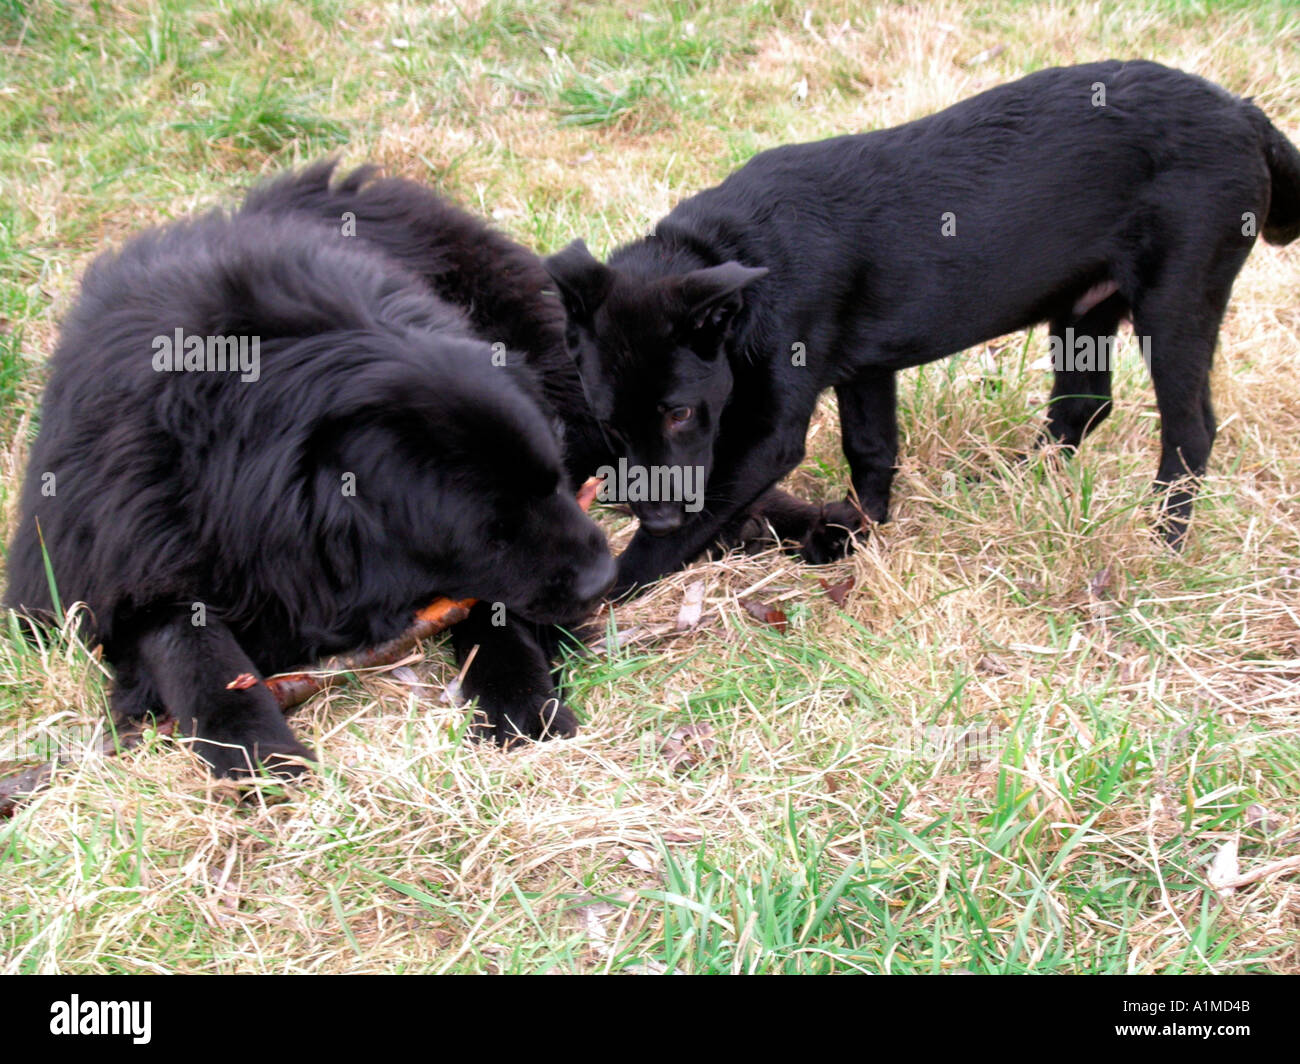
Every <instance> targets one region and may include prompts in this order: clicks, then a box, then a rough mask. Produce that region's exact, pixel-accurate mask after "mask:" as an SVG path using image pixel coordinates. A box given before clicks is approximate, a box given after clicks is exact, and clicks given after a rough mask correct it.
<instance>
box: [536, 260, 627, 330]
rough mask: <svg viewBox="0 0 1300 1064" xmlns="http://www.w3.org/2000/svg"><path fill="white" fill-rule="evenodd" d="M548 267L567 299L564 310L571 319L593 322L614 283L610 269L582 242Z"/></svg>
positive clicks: (563, 298) (561, 296) (563, 296)
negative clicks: (592, 319) (593, 317)
mask: <svg viewBox="0 0 1300 1064" xmlns="http://www.w3.org/2000/svg"><path fill="white" fill-rule="evenodd" d="M545 266H546V272H547V273H549V274H550V275H551V280H552V281H554V282H555V287H556V288H557V289H558V290H559V293H560V298H561V299H562V300H564V309H565V310H566V311H567V312H568V314H569V317H570V318H572V319H574V320H576V321H590V320H591V317H592V315H593V314H595V313H596V310H597V308H599V306H600V305H601V304H602V303H603V302H605V297H606V296H607V295H609V288H610V285H611V284H612V283H613V280H614V278H613V274H612V273H611V272H610V269H609V267H608V266H606V265H605V264H604V263H602V262H600V260H598V259H597V258H596V257H595V256H594V255H592V253H591V252H590V251H588V250H587V245H586V244H584V243H583V242H582V241H581V240H575V241H574V242H573V243H572V244H570V245H569V246H568V247H566V248H564V249H562V250H560V251H557V252H556V253H555V254H554V255H552V256H550V257H549V258H547V259H546V260H545Z"/></svg>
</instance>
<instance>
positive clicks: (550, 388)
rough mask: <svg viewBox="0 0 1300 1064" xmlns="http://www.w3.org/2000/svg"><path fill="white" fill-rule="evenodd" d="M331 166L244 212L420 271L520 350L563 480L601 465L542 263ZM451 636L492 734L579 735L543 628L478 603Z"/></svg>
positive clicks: (391, 182)
mask: <svg viewBox="0 0 1300 1064" xmlns="http://www.w3.org/2000/svg"><path fill="white" fill-rule="evenodd" d="M335 165H336V164H335V163H334V162H330V161H326V162H321V163H317V164H315V165H313V166H310V167H307V168H305V169H304V170H301V171H299V172H298V173H293V174H287V175H285V176H283V177H280V178H277V179H275V180H274V181H270V182H268V183H266V184H264V185H261V186H259V187H258V188H255V189H253V191H252V192H250V193H249V195H248V197H247V198H246V200H245V202H244V205H243V212H244V213H245V214H250V215H273V216H283V215H285V214H288V213H295V214H301V215H303V216H304V218H305V219H306V220H307V222H308V223H309V224H319V223H322V222H323V223H326V224H328V225H329V226H330V227H331V229H332V230H333V231H334V232H336V233H340V234H348V236H349V237H350V238H351V239H353V240H354V241H356V242H359V243H361V244H364V245H366V246H368V247H370V248H372V249H374V250H375V251H378V252H381V253H382V254H383V255H384V256H385V257H386V258H388V259H390V260H391V261H393V262H394V263H396V264H398V265H400V266H401V267H403V268H405V269H407V270H409V271H410V272H411V273H413V274H416V275H417V276H419V277H420V278H421V279H422V280H423V281H424V282H425V283H426V284H427V285H428V286H429V287H430V288H431V289H432V290H433V292H434V293H436V294H437V295H438V296H439V297H441V298H442V299H444V300H446V301H448V302H450V303H453V304H455V305H456V306H457V307H460V308H462V309H463V310H464V312H465V313H466V315H467V316H468V317H469V319H470V323H471V325H472V327H473V329H474V332H475V333H476V334H477V335H478V336H480V337H482V338H483V339H484V340H487V341H489V342H491V343H493V344H496V345H499V346H498V347H497V350H498V351H500V350H501V349H502V348H505V349H506V350H508V351H511V352H516V351H517V352H518V353H519V354H520V355H521V356H522V357H523V359H524V361H525V362H526V364H527V366H528V369H529V371H530V373H531V376H532V377H533V379H535V380H536V381H537V384H538V387H539V389H540V392H541V405H542V408H543V411H544V412H545V414H546V416H547V418H548V420H549V421H550V423H551V426H552V429H553V430H554V432H555V433H556V435H557V437H558V438H559V440H560V442H561V446H562V455H561V458H562V461H563V463H564V466H565V469H566V471H567V473H568V479H569V482H570V484H581V483H582V482H583V481H585V480H586V479H587V478H588V477H590V476H592V475H593V474H594V473H595V472H596V470H597V469H598V468H599V467H601V466H603V465H606V464H608V463H609V462H610V461H611V460H612V458H613V453H612V451H611V450H610V447H609V444H608V443H607V441H606V438H605V436H604V434H603V433H602V432H601V429H600V426H599V424H598V423H597V422H596V420H595V418H594V417H593V416H592V414H591V410H590V408H589V407H588V405H587V402H586V399H585V398H584V396H583V392H582V381H581V379H580V378H579V376H578V371H577V366H576V365H575V364H574V361H573V359H572V358H571V357H570V356H569V353H568V350H567V347H566V344H565V333H564V330H565V317H564V308H563V306H562V305H561V304H560V302H559V300H558V299H557V298H555V296H554V295H553V294H552V293H550V291H549V289H550V287H551V285H550V278H549V277H548V276H547V273H546V270H545V267H544V266H543V264H542V260H541V259H540V258H539V257H538V256H537V255H535V254H534V253H533V252H531V251H529V250H528V249H527V248H525V247H522V246H521V245H519V244H516V243H515V242H514V241H512V240H510V239H509V238H508V237H506V236H505V235H503V234H502V233H499V232H497V231H496V230H494V229H492V228H490V227H489V226H487V225H485V224H484V223H483V222H482V221H481V220H480V219H479V218H477V217H475V216H474V215H472V214H469V213H468V212H466V211H463V210H461V209H460V208H458V207H456V206H454V205H453V204H451V203H448V202H447V201H446V200H444V199H442V198H441V197H440V196H438V195H437V194H436V193H434V192H433V191H431V190H430V189H428V188H425V187H424V186H423V185H420V184H418V183H416V182H414V181H409V180H406V179H403V178H399V177H379V176H378V175H377V171H376V169H375V168H374V167H362V168H360V169H357V170H353V171H352V172H351V173H349V174H347V175H345V176H343V177H341V178H339V179H338V180H334V177H333V175H334V171H335ZM452 643H453V645H454V646H455V649H456V656H457V660H458V661H459V662H460V663H461V664H462V666H463V665H465V663H466V662H467V661H468V662H469V666H468V669H467V671H466V672H465V677H464V687H463V691H464V694H465V695H466V696H467V697H471V698H477V699H478V702H479V707H480V709H481V710H482V711H483V713H484V714H486V717H487V728H488V729H489V730H490V731H491V732H492V733H493V734H494V735H495V736H496V738H497V739H498V741H501V742H506V741H509V740H510V739H511V738H512V737H514V736H519V735H522V736H526V737H528V738H540V737H541V736H542V734H543V730H544V731H545V733H546V734H548V735H560V736H566V737H567V736H571V735H573V734H575V733H576V732H577V727H578V725H577V720H576V718H575V717H574V715H573V712H572V710H571V709H570V708H569V707H568V706H567V705H565V704H564V702H563V699H562V698H561V696H560V693H559V691H558V690H557V689H556V687H555V685H554V683H553V682H552V677H551V668H550V662H551V659H552V658H554V657H555V655H556V653H557V651H558V646H559V643H560V633H559V632H558V631H557V630H556V629H555V628H554V627H553V626H551V625H547V624H538V623H533V622H531V621H530V620H529V619H527V618H526V617H523V616H519V615H516V614H513V613H509V612H507V613H506V615H505V616H503V615H502V613H501V611H500V610H499V608H498V607H497V604H496V603H495V602H491V601H487V600H486V599H484V600H483V601H481V602H479V604H478V605H477V606H476V607H474V609H473V610H471V611H470V615H469V617H468V618H466V620H464V621H462V622H461V623H460V624H458V625H456V626H455V627H454V628H453V629H452ZM471 653H472V654H473V658H472V660H470V655H471Z"/></svg>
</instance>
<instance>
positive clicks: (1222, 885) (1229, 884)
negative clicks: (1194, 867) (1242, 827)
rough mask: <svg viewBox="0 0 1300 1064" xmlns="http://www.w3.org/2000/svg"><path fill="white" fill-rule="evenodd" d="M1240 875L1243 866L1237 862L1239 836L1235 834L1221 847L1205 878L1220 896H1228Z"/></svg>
mask: <svg viewBox="0 0 1300 1064" xmlns="http://www.w3.org/2000/svg"><path fill="white" fill-rule="evenodd" d="M1240 876H1241V867H1240V865H1238V863H1237V836H1236V835H1234V836H1233V837H1232V838H1230V839H1229V840H1228V841H1227V842H1225V843H1224V844H1223V845H1222V846H1220V847H1219V851H1218V853H1216V854H1215V855H1214V860H1212V861H1211V862H1210V868H1209V871H1208V872H1206V874H1205V878H1206V879H1207V880H1209V883H1210V886H1212V887H1213V888H1214V889H1215V891H1217V892H1218V895H1219V897H1220V898H1226V897H1227V896H1228V895H1229V894H1231V893H1232V891H1233V887H1234V885H1235V882H1236V880H1237V879H1239V878H1240Z"/></svg>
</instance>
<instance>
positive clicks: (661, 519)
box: [636, 502, 682, 536]
mask: <svg viewBox="0 0 1300 1064" xmlns="http://www.w3.org/2000/svg"><path fill="white" fill-rule="evenodd" d="M636 515H637V517H639V518H640V519H641V527H642V528H644V529H645V530H646V531H647V532H649V533H650V535H652V536H666V535H667V534H668V533H669V532H676V531H677V529H679V528H681V527H682V508H681V507H680V506H679V505H678V504H677V503H672V502H667V503H664V502H661V503H654V504H652V505H649V506H641V507H640V508H637V510H636Z"/></svg>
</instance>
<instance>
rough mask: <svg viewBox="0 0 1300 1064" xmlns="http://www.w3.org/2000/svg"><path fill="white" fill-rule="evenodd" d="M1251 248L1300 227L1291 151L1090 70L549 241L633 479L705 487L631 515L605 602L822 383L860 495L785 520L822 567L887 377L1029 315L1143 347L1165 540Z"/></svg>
mask: <svg viewBox="0 0 1300 1064" xmlns="http://www.w3.org/2000/svg"><path fill="white" fill-rule="evenodd" d="M1257 233H1260V234H1262V235H1263V236H1264V238H1265V239H1266V240H1268V241H1270V242H1272V243H1278V244H1282V243H1286V242H1287V241H1290V240H1292V239H1294V238H1295V237H1296V236H1297V235H1298V234H1300V154H1298V153H1297V152H1296V149H1295V148H1294V147H1293V146H1292V145H1291V144H1290V143H1289V142H1288V141H1287V140H1286V138H1285V137H1283V136H1282V135H1281V134H1280V133H1278V131H1277V130H1276V129H1274V128H1273V126H1272V125H1271V124H1270V123H1269V121H1268V119H1267V118H1266V117H1265V116H1264V114H1263V113H1262V112H1261V111H1260V110H1259V109H1258V108H1256V107H1255V106H1253V105H1252V104H1250V103H1249V102H1248V101H1244V100H1241V99H1239V98H1237V97H1235V96H1232V95H1230V94H1229V93H1227V92H1225V91H1224V90H1222V89H1220V88H1218V87H1217V86H1215V85H1212V84H1210V83H1209V82H1207V81H1204V80H1202V79H1201V78H1198V77H1194V76H1192V75H1189V74H1184V73H1180V72H1178V71H1175V70H1170V69H1168V68H1165V67H1162V66H1158V65H1156V64H1154V63H1149V62H1142V61H1134V62H1125V63H1121V62H1114V61H1111V62H1105V63H1092V64H1088V65H1084V66H1076V67H1065V68H1057V69H1050V70H1043V71H1040V72H1038V73H1036V74H1032V75H1030V76H1029V77H1026V78H1023V79H1021V80H1020V81H1016V82H1013V83H1011V84H1009V85H1003V86H1000V87H998V88H995V89H991V90H989V91H988V92H985V93H982V94H980V95H978V96H975V97H974V98H972V99H969V100H966V101H964V102H962V103H959V104H957V105H956V106H953V107H950V108H948V109H947V110H945V111H941V112H939V113H938V114H935V115H932V116H930V117H928V118H923V119H920V120H919V121H916V122H911V123H909V124H907V125H904V126H899V127H897V128H895V129H887V130H883V131H880V132H876V133H867V134H861V135H856V136H844V137H837V138H835V139H832V140H826V141H822V142H819V143H814V144H800V145H792V146H787V147H781V148H776V149H774V150H772V151H767V152H763V153H762V154H760V155H758V156H756V157H755V158H754V159H752V160H751V161H750V162H749V163H748V164H747V165H746V166H744V167H743V168H742V169H741V170H739V171H737V172H736V173H735V174H733V175H732V176H731V177H729V178H728V179H727V180H726V181H724V182H723V183H722V184H721V185H719V186H717V187H716V188H712V189H709V190H707V191H705V192H701V193H700V194H698V195H696V196H694V197H692V198H691V199H688V200H686V201H685V202H683V203H681V204H680V205H678V206H677V207H676V208H675V209H674V210H673V211H672V213H670V214H669V215H668V216H667V217H666V218H665V219H664V220H663V221H662V222H660V223H659V225H658V226H657V227H656V229H655V231H654V233H653V234H652V235H650V236H648V237H646V238H644V239H642V240H639V241H637V242H635V243H633V244H630V245H628V246H626V247H623V248H620V249H619V250H618V251H616V252H614V254H613V255H611V256H610V259H609V264H608V265H607V266H605V265H602V264H600V263H599V262H597V261H596V260H595V259H594V258H592V256H591V255H590V254H589V253H588V252H587V250H586V248H585V247H584V246H583V245H582V244H581V242H577V243H575V244H573V245H570V247H568V248H566V249H565V250H564V251H562V252H560V253H559V254H557V255H555V256H553V257H552V258H551V259H549V260H548V268H549V269H550V271H551V274H552V276H553V277H554V278H555V280H556V283H557V285H558V286H559V287H560V289H561V292H562V294H563V296H564V299H565V303H566V308H567V310H568V314H569V319H570V330H569V332H570V343H571V346H572V348H573V350H574V353H575V355H576V357H577V358H578V360H579V364H580V369H581V372H582V376H583V378H584V381H585V383H586V385H587V388H588V391H589V393H590V394H591V396H592V399H593V403H594V407H595V412H596V414H597V415H598V417H599V418H600V419H602V420H603V421H604V422H606V423H607V427H608V430H609V431H610V432H611V433H613V434H615V435H616V437H617V438H619V439H620V440H621V441H622V443H623V447H624V453H625V454H626V455H627V456H628V458H629V460H630V461H631V462H634V463H640V464H644V465H647V466H654V465H662V466H687V465H694V466H701V467H704V468H706V469H709V470H710V471H711V472H710V479H709V485H708V492H707V496H706V501H705V506H704V510H703V512H702V513H700V514H697V515H690V514H687V513H685V512H684V510H683V507H682V506H681V505H680V504H677V505H664V504H655V505H647V506H643V507H641V508H640V509H639V510H638V514H639V516H640V517H641V518H642V522H641V524H642V527H641V528H640V529H639V530H638V533H637V535H636V537H635V539H634V540H633V542H632V544H631V545H630V547H629V548H628V550H627V551H626V552H625V553H624V554H623V556H622V557H621V558H620V559H619V581H618V587H619V588H620V589H624V588H627V587H630V586H632V585H635V584H640V583H646V582H649V581H652V580H654V579H655V578H657V577H658V576H660V575H661V574H663V573H666V572H670V571H672V570H674V569H676V568H677V567H679V566H680V565H682V564H683V563H684V562H686V561H688V560H690V559H691V558H692V557H693V556H695V555H696V554H698V553H699V552H700V551H701V550H702V549H704V548H705V547H706V546H707V545H708V544H709V543H710V542H711V541H712V540H713V538H714V536H715V535H716V534H717V532H718V530H719V529H720V528H722V527H723V526H724V525H725V524H726V523H727V522H728V521H732V520H734V517H735V515H736V513H737V512H738V511H739V510H740V509H742V508H743V507H745V506H747V505H749V504H750V503H751V502H752V501H753V500H754V499H756V498H758V496H759V495H760V493H761V492H763V491H764V489H766V488H767V487H768V486H769V485H771V484H773V483H775V482H776V481H777V480H778V479H779V478H780V477H782V476H784V475H785V474H786V473H788V472H789V471H790V470H791V469H793V468H794V467H795V466H796V465H797V464H798V462H799V461H800V460H801V458H802V456H803V453H804V440H805V436H806V433H807V429H808V422H809V418H810V416H811V414H812V411H813V408H814V405H815V403H816V401H817V397H818V396H819V395H820V394H821V392H822V391H823V390H825V389H826V388H834V389H835V392H836V395H837V397H838V400H839V413H840V423H841V427H842V429H843V443H844V452H845V454H846V456H847V457H848V460H849V465H850V468H851V471H852V481H853V488H854V492H855V493H856V497H857V499H856V503H849V502H846V503H836V504H832V505H831V506H830V507H828V508H826V512H824V513H822V514H821V515H812V516H809V514H807V513H805V514H803V515H802V516H801V515H799V514H797V513H795V514H786V515H784V516H786V517H788V518H789V520H788V522H787V529H788V530H789V534H794V535H802V536H803V537H804V553H805V556H807V557H808V558H809V559H810V560H813V561H821V560H827V559H828V558H830V557H832V556H834V555H835V554H836V553H838V552H839V551H841V550H842V549H843V548H844V546H845V540H846V535H843V534H841V535H839V536H835V535H827V532H828V530H829V529H831V528H833V526H837V525H838V526H843V528H844V529H845V530H846V531H847V530H848V529H854V528H857V527H859V525H860V523H861V517H862V515H863V514H865V516H866V517H869V518H870V519H872V520H875V521H882V520H884V519H885V517H886V515H887V512H888V506H889V493H890V483H891V480H892V477H893V470H894V464H895V458H896V451H897V428H896V423H895V386H894V375H895V373H896V372H897V371H898V370H900V369H903V368H906V367H908V366H915V365H918V364H920V363H924V362H929V361H932V360H934V359H938V358H942V357H944V356H946V355H949V354H952V353H954V352H957V351H961V350H963V349H965V348H968V347H971V346H972V345H974V344H978V343H981V342H983V341H986V340H989V339H991V338H993V337H996V336H1000V335H1002V334H1004V333H1008V332H1012V331H1015V330H1017V329H1022V328H1026V327H1028V326H1030V325H1033V324H1035V323H1037V322H1042V321H1046V322H1049V323H1050V327H1051V333H1052V336H1053V337H1054V338H1056V339H1057V340H1058V341H1061V342H1062V343H1063V344H1066V345H1067V348H1068V341H1069V339H1071V338H1073V339H1074V340H1075V341H1076V343H1077V342H1078V340H1079V339H1080V338H1084V339H1087V340H1089V341H1093V342H1094V343H1099V342H1102V341H1105V340H1107V339H1108V338H1110V337H1112V336H1113V334H1114V333H1115V330H1116V328H1117V326H1118V325H1119V323H1120V321H1121V320H1122V319H1123V318H1125V317H1131V318H1132V320H1133V322H1134V329H1135V333H1136V334H1137V335H1138V336H1139V337H1141V338H1143V339H1144V340H1145V341H1146V342H1147V343H1148V344H1149V351H1150V355H1151V365H1150V369H1151V374H1152V377H1153V380H1154V384H1155V393H1156V400H1157V403H1158V405H1159V409H1160V416H1161V457H1160V466H1159V470H1158V472H1157V476H1156V481H1157V485H1158V487H1160V488H1161V498H1162V521H1161V524H1162V527H1163V529H1164V532H1165V534H1166V536H1167V538H1168V539H1169V541H1170V542H1171V543H1172V544H1174V545H1175V546H1177V545H1178V544H1179V543H1180V542H1181V541H1182V539H1183V537H1184V535H1185V532H1186V528H1187V522H1188V519H1189V516H1190V513H1191V507H1192V499H1193V493H1194V490H1195V480H1196V478H1197V477H1199V476H1201V475H1202V474H1203V473H1204V472H1205V469H1206V463H1207V461H1208V459H1209V455H1210V448H1211V445H1212V442H1213V439H1214V434H1215V419H1214V414H1213V411H1212V409H1211V406H1210V389H1209V371H1210V365H1211V360H1212V356H1213V353H1214V348H1215V343H1216V340H1217V336H1218V328H1219V322H1220V320H1221V318H1222V316H1223V312H1224V308H1225V307H1226V305H1227V302H1228V297H1229V294H1230V292H1231V288H1232V282H1233V280H1234V278H1235V277H1236V275H1237V272H1238V270H1239V269H1240V268H1241V265H1242V263H1243V262H1244V260H1245V258H1246V256H1247V254H1248V253H1249V251H1250V249H1251V247H1252V245H1253V244H1254V242H1255V236H1256V234H1257ZM1067 330H1072V331H1073V332H1072V333H1068V332H1067ZM1079 362H1082V363H1083V368H1079ZM1079 362H1076V363H1075V364H1074V365H1073V367H1071V364H1070V363H1069V361H1067V360H1063V362H1062V365H1061V366H1060V368H1058V372H1057V373H1056V381H1055V386H1054V388H1053V391H1052V401H1051V405H1050V407H1049V410H1048V418H1047V434H1048V437H1049V438H1050V439H1051V440H1053V441H1058V442H1060V443H1061V444H1063V445H1065V446H1066V448H1067V449H1072V448H1074V447H1076V446H1077V445H1078V444H1079V442H1080V441H1081V440H1082V439H1083V437H1084V436H1085V435H1087V433H1089V432H1090V431H1091V430H1092V429H1094V428H1096V426H1097V425H1098V424H1099V423H1100V422H1101V421H1102V420H1103V419H1104V418H1105V417H1106V415H1107V414H1108V413H1109V411H1110V369H1109V366H1106V367H1105V368H1098V367H1096V366H1094V365H1093V364H1091V363H1089V362H1088V361H1087V360H1086V359H1080V360H1079ZM859 507H860V509H859ZM635 508H636V507H634V509H635Z"/></svg>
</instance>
